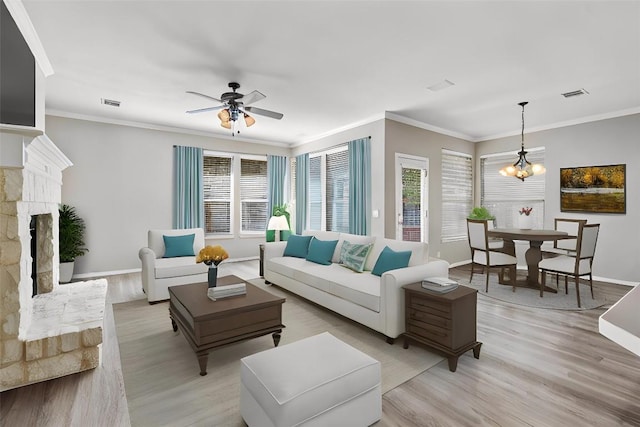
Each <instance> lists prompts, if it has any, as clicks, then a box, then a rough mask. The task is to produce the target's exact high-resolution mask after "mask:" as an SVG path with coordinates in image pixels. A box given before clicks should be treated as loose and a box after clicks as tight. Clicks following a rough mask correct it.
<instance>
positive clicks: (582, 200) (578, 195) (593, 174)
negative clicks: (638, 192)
mask: <svg viewBox="0 0 640 427" xmlns="http://www.w3.org/2000/svg"><path fill="white" fill-rule="evenodd" d="M626 166H627V165H609V166H587V167H578V168H560V210H561V211H562V212H593V213H615V214H624V213H626V192H625V191H626V188H625V187H626Z"/></svg>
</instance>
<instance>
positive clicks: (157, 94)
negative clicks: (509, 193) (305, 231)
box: [23, 0, 640, 144]
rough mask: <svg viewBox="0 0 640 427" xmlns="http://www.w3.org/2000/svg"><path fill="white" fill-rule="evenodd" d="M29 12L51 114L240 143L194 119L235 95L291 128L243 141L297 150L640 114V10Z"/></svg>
mask: <svg viewBox="0 0 640 427" xmlns="http://www.w3.org/2000/svg"><path fill="white" fill-rule="evenodd" d="M23 4H24V5H25V8H26V10H27V12H28V14H29V16H30V18H31V21H32V22H33V25H34V27H35V30H36V32H37V33H38V35H39V37H40V39H41V41H42V44H43V46H44V49H45V51H46V53H47V55H48V57H49V60H50V61H51V63H52V65H53V68H54V71H55V74H53V75H52V76H50V77H48V78H47V81H46V84H47V97H46V109H47V112H48V113H50V114H59V115H69V116H72V117H74V116H75V117H92V118H96V117H97V118H100V119H102V120H107V121H116V122H118V121H124V122H138V123H144V124H150V125H153V126H168V127H174V128H183V129H188V130H192V131H197V132H205V133H207V134H211V135H229V131H228V130H226V129H223V128H221V127H220V125H219V120H218V119H217V117H216V112H215V111H214V112H209V113H203V114H199V115H189V114H186V113H185V111H186V110H191V109H197V108H203V107H209V106H212V105H215V102H213V101H212V102H209V101H207V100H206V99H204V98H200V97H197V96H194V95H190V94H187V93H185V91H187V90H191V91H197V92H202V93H205V94H209V95H211V96H214V97H216V98H218V97H219V96H220V94H221V93H222V92H226V91H228V87H227V84H228V82H230V81H237V82H239V83H240V84H241V85H242V87H241V88H240V90H239V91H240V92H242V93H245V94H246V93H248V92H250V91H252V90H254V89H257V90H259V91H261V92H262V93H263V94H265V95H266V96H267V97H266V99H264V100H262V101H260V102H259V103H256V104H255V106H256V107H260V108H264V109H268V110H274V111H278V112H281V113H283V114H284V118H283V119H282V120H279V121H278V120H274V119H271V118H267V117H262V116H255V118H256V120H257V123H256V124H255V125H254V126H253V127H251V128H248V129H244V128H242V129H241V136H242V137H243V138H246V139H250V140H256V141H274V142H282V143H287V144H296V143H300V142H305V141H309V140H313V139H315V138H317V137H320V136H323V135H326V134H329V133H332V132H335V131H336V130H339V129H343V128H346V127H349V126H353V125H354V124H362V123H364V122H367V121H370V120H372V119H375V118H381V117H383V116H384V115H385V113H386V114H387V115H389V114H390V115H391V116H392V117H396V118H397V117H401V118H405V119H407V121H409V122H413V121H416V122H419V123H422V124H423V126H425V127H426V128H431V129H434V130H440V131H441V132H443V133H448V134H451V135H454V136H459V137H462V138H465V139H468V140H471V141H479V140H484V139H489V138H493V137H499V136H506V135H513V134H519V133H520V107H519V106H518V105H517V104H518V102H521V101H529V105H528V106H527V107H526V113H525V118H526V130H527V131H532V130H537V129H546V128H551V127H555V126H559V125H566V124H572V123H580V122H584V121H590V120H596V119H600V118H608V117H614V116H619V115H624V114H630V113H637V112H640V2H639V1H622V2H614V1H564V2H560V1H554V2H551V1H501V2H489V1H468V2H461V1H455V2H452V1H448V2H445V1H410V2H401V1H348V2H338V1H297V2H293V1H278V2H275V1H220V2H219V1H173V0H172V1H95V0H91V1H88V0H85V1H57V0H46V1H34V0H23ZM443 79H448V80H450V81H452V82H454V83H455V85H454V86H452V87H449V88H448V89H445V90H442V91H438V92H432V91H430V90H428V89H427V87H429V86H431V85H434V84H436V83H439V82H441V81H442V80H443ZM580 88H584V89H586V90H587V91H588V92H589V93H590V94H589V95H584V96H580V97H575V98H569V99H565V98H564V97H562V96H561V93H563V92H568V91H573V90H577V89H580ZM101 98H109V99H114V100H119V101H121V102H122V104H121V106H120V108H114V107H109V106H105V105H101V103H100V99H101Z"/></svg>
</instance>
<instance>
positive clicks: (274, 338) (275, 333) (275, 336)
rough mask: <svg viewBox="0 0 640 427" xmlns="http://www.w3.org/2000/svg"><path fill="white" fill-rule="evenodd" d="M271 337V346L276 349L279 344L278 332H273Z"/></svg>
mask: <svg viewBox="0 0 640 427" xmlns="http://www.w3.org/2000/svg"><path fill="white" fill-rule="evenodd" d="M271 336H272V337H273V346H274V347H277V346H278V344H280V337H281V335H280V332H274V333H273V334H272V335H271Z"/></svg>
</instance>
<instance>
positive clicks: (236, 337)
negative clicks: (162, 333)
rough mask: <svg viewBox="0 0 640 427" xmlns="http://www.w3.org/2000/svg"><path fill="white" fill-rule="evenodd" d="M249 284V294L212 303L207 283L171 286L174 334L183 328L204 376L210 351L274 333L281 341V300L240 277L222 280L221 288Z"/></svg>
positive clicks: (220, 278)
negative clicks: (235, 284) (208, 295)
mask: <svg viewBox="0 0 640 427" xmlns="http://www.w3.org/2000/svg"><path fill="white" fill-rule="evenodd" d="M243 282H244V283H246V285H247V293H246V295H239V296H234V297H229V298H223V299H218V300H217V301H212V300H210V299H209V297H207V284H206V283H195V284H192V285H181V286H171V287H169V316H170V317H171V324H172V326H173V330H174V332H175V331H177V330H178V329H180V331H181V332H182V334H183V335H184V337H185V338H186V339H187V341H188V342H189V344H190V345H191V348H193V351H194V352H195V353H196V357H197V358H198V363H199V365H200V375H207V360H208V358H209V350H211V349H212V348H216V347H221V346H223V345H227V344H231V343H234V342H238V341H244V340H247V339H250V338H257V337H261V336H263V335H267V334H273V344H274V345H275V346H277V345H278V343H279V342H280V333H281V332H282V329H283V328H284V327H285V326H284V325H283V324H282V304H283V303H284V302H285V298H280V297H277V296H275V295H273V294H271V293H270V292H267V291H265V290H262V289H260V288H258V287H256V286H253V285H252V284H250V283H247V282H245V281H244V280H242V279H240V278H239V277H236V276H225V277H219V278H218V285H219V286H222V285H231V284H234V283H243Z"/></svg>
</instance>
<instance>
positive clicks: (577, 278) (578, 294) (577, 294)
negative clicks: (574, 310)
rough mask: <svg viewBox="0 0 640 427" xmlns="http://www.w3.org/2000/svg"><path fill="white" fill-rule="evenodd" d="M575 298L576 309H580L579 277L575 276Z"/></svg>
mask: <svg viewBox="0 0 640 427" xmlns="http://www.w3.org/2000/svg"><path fill="white" fill-rule="evenodd" d="M576 298H578V308H580V307H581V306H580V276H576Z"/></svg>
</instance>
